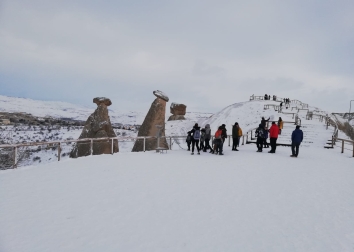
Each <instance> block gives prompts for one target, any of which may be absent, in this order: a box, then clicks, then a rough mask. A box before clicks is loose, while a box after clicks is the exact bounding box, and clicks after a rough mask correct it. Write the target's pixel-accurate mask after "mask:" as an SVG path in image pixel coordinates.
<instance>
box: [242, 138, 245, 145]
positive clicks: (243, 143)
mask: <svg viewBox="0 0 354 252" xmlns="http://www.w3.org/2000/svg"><path fill="white" fill-rule="evenodd" d="M242 145H245V136H242Z"/></svg>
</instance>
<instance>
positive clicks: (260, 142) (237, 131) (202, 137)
mask: <svg viewBox="0 0 354 252" xmlns="http://www.w3.org/2000/svg"><path fill="white" fill-rule="evenodd" d="M269 120H270V118H268V119H265V118H264V117H262V120H261V123H260V124H259V126H258V128H257V129H256V137H257V142H256V144H257V152H262V151H263V148H269V145H270V148H271V149H270V151H268V153H275V152H276V148H277V140H278V136H279V135H280V134H281V131H282V129H283V124H284V122H283V120H282V118H281V117H279V120H278V123H276V122H275V121H273V122H272V125H271V127H270V128H269V129H268V127H267V126H266V125H267V122H269ZM241 136H242V129H241V128H240V126H239V124H238V123H237V122H236V123H235V124H234V125H233V126H232V151H238V149H237V147H238V146H239V144H240V138H241ZM226 138H227V130H226V125H225V124H222V125H221V126H219V127H218V130H217V131H216V132H215V134H214V140H213V142H212V144H211V145H210V140H211V139H212V134H211V129H210V125H209V124H206V125H205V128H202V129H201V128H200V127H199V125H198V123H196V124H195V125H194V126H193V129H192V130H190V131H188V135H187V139H186V142H187V146H188V151H190V150H192V153H191V154H192V155H194V150H195V148H196V149H197V151H198V154H200V151H203V152H207V151H208V150H210V151H209V153H212V154H219V155H224V154H223V145H224V142H225V139H226ZM268 138H269V139H270V142H269V144H268V142H267V139H268ZM302 140H303V132H302V130H300V126H299V125H297V126H296V129H295V130H294V131H293V133H292V136H291V141H292V144H291V151H292V155H291V157H297V156H298V155H299V146H300V144H301V142H302ZM199 143H200V146H199Z"/></svg>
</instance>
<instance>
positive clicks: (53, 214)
mask: <svg viewBox="0 0 354 252" xmlns="http://www.w3.org/2000/svg"><path fill="white" fill-rule="evenodd" d="M255 151H256V147H255V145H244V146H241V147H240V151H239V152H232V151H231V150H230V147H228V146H226V147H225V155H224V156H216V155H212V154H209V153H202V154H201V155H200V156H197V155H195V156H191V155H189V152H187V151H183V150H174V151H168V153H167V154H157V153H154V152H146V153H118V154H115V155H102V156H93V157H86V158H79V159H74V160H73V159H70V160H65V161H61V162H55V163H50V164H45V165H38V166H32V167H26V168H22V169H17V170H7V171H2V172H1V173H0V199H1V200H0V209H1V215H0V244H1V245H0V251H6V252H11V251H16V252H21V251H36V252H41V251H53V252H56V251H322V252H326V251H335V252H337V251H353V248H354V184H353V180H354V170H353V159H352V158H349V155H348V156H343V155H342V154H340V153H339V152H337V151H334V150H326V149H324V148H323V147H312V148H310V147H301V148H300V155H299V157H298V158H297V159H294V158H290V157H289V154H290V149H289V148H286V147H283V148H279V147H278V149H277V153H276V154H268V153H266V152H263V153H256V152H255Z"/></svg>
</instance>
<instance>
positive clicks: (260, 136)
mask: <svg viewBox="0 0 354 252" xmlns="http://www.w3.org/2000/svg"><path fill="white" fill-rule="evenodd" d="M256 137H257V142H256V144H257V152H262V151H263V148H262V147H263V141H264V140H263V139H264V127H263V125H262V124H259V126H258V128H257V129H256Z"/></svg>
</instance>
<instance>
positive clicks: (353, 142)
mask: <svg viewBox="0 0 354 252" xmlns="http://www.w3.org/2000/svg"><path fill="white" fill-rule="evenodd" d="M353 157H354V142H353Z"/></svg>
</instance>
